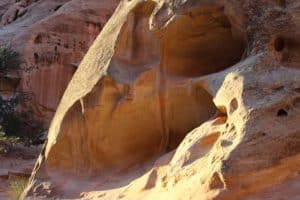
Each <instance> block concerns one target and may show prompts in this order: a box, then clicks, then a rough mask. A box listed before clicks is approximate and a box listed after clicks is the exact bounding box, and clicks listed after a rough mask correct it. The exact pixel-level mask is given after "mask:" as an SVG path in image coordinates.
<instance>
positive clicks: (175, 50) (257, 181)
mask: <svg viewBox="0 0 300 200" xmlns="http://www.w3.org/2000/svg"><path fill="white" fill-rule="evenodd" d="M299 9H300V3H299V2H297V1H277V0H276V1H275V0H273V1H271V0H268V1H267V0H262V1H261V0H260V1H258V0H257V1H256V0H254V1H253V0H242V1H235V0H223V1H222V0H210V1H206V0H199V1H192V0H185V1H183V0H182V1H180V0H179V1H175V0H174V1H172V0H169V1H167V0H165V1H142V0H131V1H122V2H121V3H120V5H119V6H118V8H117V9H116V11H115V13H114V14H113V16H112V17H111V18H110V20H109V21H108V23H107V24H106V26H105V27H104V29H103V30H102V31H101V33H100V35H99V36H98V37H97V39H96V40H95V41H94V43H93V45H92V46H91V48H90V49H89V51H88V52H87V54H86V56H85V57H84V59H83V60H82V62H81V64H80V66H79V68H78V70H77V71H76V72H75V74H74V76H73V78H72V80H71V82H70V83H69V85H68V87H67V89H66V91H65V93H64V95H63V97H62V100H61V101H60V104H59V107H58V109H57V111H56V114H55V116H54V118H53V120H52V123H51V127H50V130H49V135H48V140H47V143H46V146H45V148H44V150H43V151H42V153H41V155H40V157H39V158H38V160H37V163H36V166H35V169H34V170H33V173H32V177H31V182H30V184H29V186H28V187H27V190H26V191H25V193H24V197H27V198H28V199H30V198H33V199H34V198H52V197H57V198H71V199H72V198H83V199H222V200H224V199H225V200H226V199H228V200H232V199H299V198H300V196H299V195H300V193H299V184H300V175H299V170H300V126H299V120H300V71H299V67H300V55H299V50H300V37H299V34H300V12H299Z"/></svg>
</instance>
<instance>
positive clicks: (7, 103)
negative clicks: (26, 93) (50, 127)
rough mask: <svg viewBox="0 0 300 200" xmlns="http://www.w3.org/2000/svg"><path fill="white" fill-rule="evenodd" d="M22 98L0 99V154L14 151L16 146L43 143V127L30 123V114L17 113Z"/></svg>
mask: <svg viewBox="0 0 300 200" xmlns="http://www.w3.org/2000/svg"><path fill="white" fill-rule="evenodd" d="M19 102H20V98H18V97H14V98H11V99H8V100H4V99H2V98H1V97H0V126H1V128H0V134H1V135H0V153H1V149H2V153H5V152H8V151H9V150H11V149H13V147H14V146H15V144H17V143H23V144H24V145H25V146H30V145H32V144H40V143H43V141H41V139H40V138H41V136H42V135H41V133H42V131H43V129H42V125H41V124H39V123H36V122H35V123H34V122H30V121H28V120H29V118H30V115H31V114H30V112H17V110H16V107H17V106H18V104H19Z"/></svg>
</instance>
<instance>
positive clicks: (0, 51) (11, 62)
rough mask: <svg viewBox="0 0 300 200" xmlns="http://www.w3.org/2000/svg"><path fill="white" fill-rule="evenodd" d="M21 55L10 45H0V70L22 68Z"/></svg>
mask: <svg viewBox="0 0 300 200" xmlns="http://www.w3.org/2000/svg"><path fill="white" fill-rule="evenodd" d="M20 65H21V58H20V55H19V54H18V53H17V52H16V51H14V50H13V49H12V48H11V47H10V46H9V45H1V46H0V70H1V71H2V72H3V71H9V70H18V69H20Z"/></svg>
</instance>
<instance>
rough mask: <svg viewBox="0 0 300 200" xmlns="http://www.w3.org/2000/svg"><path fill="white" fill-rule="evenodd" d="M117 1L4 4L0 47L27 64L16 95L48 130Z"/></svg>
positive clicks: (31, 0) (6, 0) (24, 0)
mask: <svg viewBox="0 0 300 200" xmlns="http://www.w3.org/2000/svg"><path fill="white" fill-rule="evenodd" d="M117 3H118V0H104V1H98V0H94V1H93V0H89V1H84V0H43V1H41V0H20V1H15V0H4V1H1V3H0V19H1V20H0V41H1V42H2V43H10V44H11V46H12V47H14V48H15V49H16V50H17V51H18V52H19V53H20V54H21V55H22V58H23V66H22V70H20V71H19V78H20V80H21V81H20V84H19V85H18V87H17V89H16V91H17V92H18V93H20V94H21V95H23V96H25V99H26V100H25V102H24V103H23V105H22V109H24V110H27V111H30V112H31V113H32V114H33V118H35V119H38V120H42V121H43V122H44V124H45V125H46V126H48V125H49V123H50V120H51V118H52V117H53V115H54V112H55V110H56V108H57V105H58V103H59V100H60V98H61V96H62V94H63V92H64V90H65V89H66V87H67V84H68V82H69V81H70V79H71V77H72V76H73V74H74V72H75V71H76V68H77V66H78V64H79V63H80V61H81V59H82V57H83V56H84V54H85V53H86V51H87V50H88V48H89V47H90V45H91V44H92V42H93V41H94V39H95V37H96V36H97V35H98V34H99V32H100V31H101V29H102V27H103V26H104V24H105V23H106V21H107V20H108V19H109V18H110V16H111V14H112V13H113V11H114V9H115V7H116V6H117Z"/></svg>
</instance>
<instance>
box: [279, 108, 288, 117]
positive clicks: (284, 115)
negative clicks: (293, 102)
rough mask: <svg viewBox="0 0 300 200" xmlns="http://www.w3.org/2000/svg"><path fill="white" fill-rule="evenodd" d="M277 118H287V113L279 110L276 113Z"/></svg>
mask: <svg viewBox="0 0 300 200" xmlns="http://www.w3.org/2000/svg"><path fill="white" fill-rule="evenodd" d="M277 116H278V117H287V116H288V112H287V111H286V110H284V109H280V110H278V112H277Z"/></svg>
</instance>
